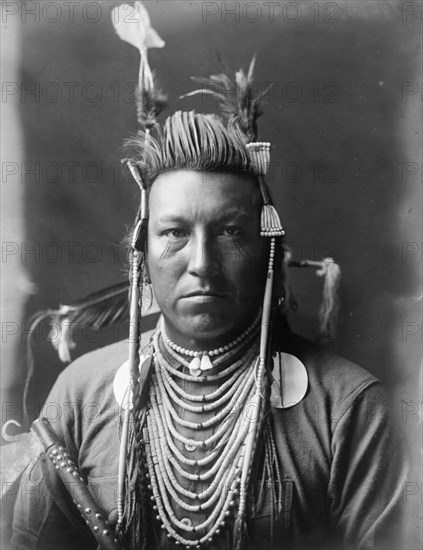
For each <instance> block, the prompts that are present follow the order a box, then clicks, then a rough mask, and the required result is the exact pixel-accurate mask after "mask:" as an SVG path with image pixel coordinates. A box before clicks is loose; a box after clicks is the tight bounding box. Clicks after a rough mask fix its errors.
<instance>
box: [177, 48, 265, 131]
mask: <svg viewBox="0 0 423 550" xmlns="http://www.w3.org/2000/svg"><path fill="white" fill-rule="evenodd" d="M219 61H220V64H221V65H222V66H223V63H222V62H221V60H219ZM255 63H256V56H255V55H254V56H253V58H252V60H251V63H250V66H249V68H248V71H247V72H245V71H244V69H239V70H238V71H236V73H235V76H234V78H231V77H230V76H229V75H228V74H227V73H226V72H221V73H219V74H214V75H211V76H209V77H208V78H204V77H192V80H194V82H197V83H198V84H201V85H202V87H201V88H198V89H196V90H193V91H192V92H189V93H187V94H184V95H182V96H181V98H186V97H192V96H195V95H200V94H201V95H210V96H212V97H214V98H215V99H216V100H217V101H218V103H219V106H220V110H221V113H222V116H223V118H224V119H226V121H227V122H228V125H229V124H231V125H232V126H238V128H239V129H240V131H241V132H242V133H243V134H244V136H246V137H247V140H248V141H249V142H251V141H255V140H256V139H257V119H258V118H259V117H260V115H261V114H262V109H261V106H260V101H261V100H262V98H263V97H264V96H265V94H267V93H268V91H269V89H270V88H271V86H269V87H267V88H266V89H265V90H262V91H261V92H259V91H258V90H257V86H256V85H254V69H255ZM222 68H223V69H224V70H226V67H225V66H223V67H222Z"/></svg>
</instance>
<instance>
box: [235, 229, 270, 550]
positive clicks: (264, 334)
mask: <svg viewBox="0 0 423 550" xmlns="http://www.w3.org/2000/svg"><path fill="white" fill-rule="evenodd" d="M275 246H276V242H275V237H271V239H270V252H269V265H268V270H267V278H266V287H265V291H264V298H263V314H262V321H261V334H260V355H259V359H258V361H257V374H256V391H255V394H254V397H253V399H252V401H251V405H252V410H253V411H254V412H253V418H252V419H251V420H250V422H251V424H250V427H249V431H248V435H247V440H246V450H245V460H244V463H243V467H242V473H241V485H240V497H239V508H238V521H239V522H240V529H241V531H240V533H239V537H242V535H243V526H244V525H245V519H246V509H247V487H248V483H249V478H250V473H251V467H252V462H253V457H254V452H255V446H256V442H257V435H258V430H259V421H260V417H261V414H260V413H261V409H262V405H263V398H264V396H263V381H264V376H265V370H266V355H267V349H268V340H269V325H270V312H271V307H272V289H273V264H274V258H275ZM237 542H238V547H241V545H242V541H241V540H240V539H238V541H237Z"/></svg>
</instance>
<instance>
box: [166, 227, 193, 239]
mask: <svg viewBox="0 0 423 550" xmlns="http://www.w3.org/2000/svg"><path fill="white" fill-rule="evenodd" d="M163 234H164V235H165V236H166V237H170V238H171V239H185V238H186V237H187V236H188V235H187V233H185V231H182V229H167V230H166V231H164V233H163Z"/></svg>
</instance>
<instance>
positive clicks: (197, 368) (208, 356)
mask: <svg viewBox="0 0 423 550" xmlns="http://www.w3.org/2000/svg"><path fill="white" fill-rule="evenodd" d="M260 317H261V312H260V311H259V313H258V314H257V316H256V318H255V319H254V321H253V322H252V323H251V325H250V326H249V327H247V328H246V330H244V332H243V333H242V334H240V335H239V336H237V337H236V338H234V339H233V340H232V341H231V342H229V343H228V344H226V345H224V346H221V347H218V348H216V349H213V350H208V351H193V350H189V349H186V348H183V347H182V346H178V345H177V344H175V343H174V342H172V340H171V339H170V338H169V336H168V334H167V332H166V327H165V323H164V320H163V318H161V321H160V330H161V334H162V338H163V341H164V343H165V345H166V348H167V349H168V350H169V351H170V350H172V351H173V352H176V354H175V353H172V352H171V355H172V357H174V358H175V359H176V360H180V358H181V356H184V355H185V356H188V357H191V358H192V359H191V360H190V361H189V362H187V361H186V360H185V361H184V360H182V364H183V365H184V366H188V368H189V371H190V374H191V375H192V376H201V374H202V373H203V372H204V371H207V370H210V369H212V368H213V367H214V366H216V365H218V364H219V363H224V362H225V360H226V359H227V358H228V357H230V356H231V355H232V356H233V355H234V354H236V351H237V347H239V346H242V347H243V346H244V345H245V344H246V342H248V341H249V340H251V335H252V333H253V332H254V329H255V328H257V325H258V323H259V321H260ZM230 352H233V353H230ZM228 354H229V355H228ZM215 357H219V359H220V361H217V362H216V361H215V362H214V364H213V363H212V359H214V358H215Z"/></svg>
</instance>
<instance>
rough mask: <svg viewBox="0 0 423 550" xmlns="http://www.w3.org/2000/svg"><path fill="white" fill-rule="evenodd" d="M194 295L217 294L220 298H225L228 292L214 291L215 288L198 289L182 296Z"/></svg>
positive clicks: (189, 296)
mask: <svg viewBox="0 0 423 550" xmlns="http://www.w3.org/2000/svg"><path fill="white" fill-rule="evenodd" d="M192 296H215V297H218V298H223V297H224V296H226V294H222V293H221V292H214V291H213V290H196V291H194V292H189V293H187V294H184V295H183V296H182V298H191V297H192Z"/></svg>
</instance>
